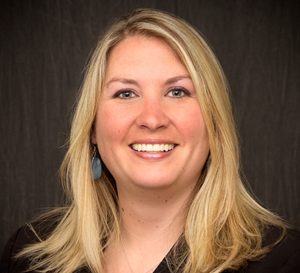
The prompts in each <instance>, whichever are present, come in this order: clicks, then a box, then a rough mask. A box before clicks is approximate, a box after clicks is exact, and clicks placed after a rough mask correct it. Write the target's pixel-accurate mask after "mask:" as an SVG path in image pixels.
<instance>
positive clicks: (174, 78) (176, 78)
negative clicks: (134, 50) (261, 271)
mask: <svg viewBox="0 0 300 273" xmlns="http://www.w3.org/2000/svg"><path fill="white" fill-rule="evenodd" d="M183 79H190V80H191V77H190V76H189V75H179V76H175V77H172V78H169V79H167V80H166V84H167V85H168V84H173V83H176V82H178V81H180V80H183ZM114 82H121V83H125V84H134V85H139V84H138V82H137V81H136V80H133V79H127V78H112V79H111V80H109V81H108V82H107V83H106V84H105V86H106V87H107V86H109V85H110V84H112V83H114Z"/></svg>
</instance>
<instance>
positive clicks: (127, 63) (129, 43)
mask: <svg viewBox="0 0 300 273" xmlns="http://www.w3.org/2000/svg"><path fill="white" fill-rule="evenodd" d="M137 68H139V69H142V68H144V69H145V70H146V68H148V69H154V68H155V69H158V70H162V71H160V72H161V73H171V72H172V73H184V74H188V72H187V69H186V68H185V66H184V65H183V64H182V62H181V60H180V59H179V57H178V55H177V54H176V52H175V51H174V50H173V49H172V47H171V46H170V45H169V44H168V43H167V42H166V41H164V40H163V39H161V38H157V37H149V36H143V35H135V36H129V37H126V38H125V39H124V40H122V41H121V42H119V43H118V44H117V45H116V46H115V47H114V48H113V49H112V50H111V52H110V54H109V56H108V63H107V70H106V72H107V76H108V77H109V76H110V74H112V73H113V74H115V73H117V74H119V73H130V71H134V72H135V73H138V72H139V71H137ZM141 72H142V71H141ZM153 72H154V71H153Z"/></svg>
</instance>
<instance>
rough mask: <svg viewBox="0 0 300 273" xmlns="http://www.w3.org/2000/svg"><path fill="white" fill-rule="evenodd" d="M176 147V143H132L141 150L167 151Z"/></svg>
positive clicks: (135, 148)
mask: <svg viewBox="0 0 300 273" xmlns="http://www.w3.org/2000/svg"><path fill="white" fill-rule="evenodd" d="M174 147H175V145H174V144H132V148H133V149H134V150H136V151H139V152H167V151H170V150H172V149H173V148H174Z"/></svg>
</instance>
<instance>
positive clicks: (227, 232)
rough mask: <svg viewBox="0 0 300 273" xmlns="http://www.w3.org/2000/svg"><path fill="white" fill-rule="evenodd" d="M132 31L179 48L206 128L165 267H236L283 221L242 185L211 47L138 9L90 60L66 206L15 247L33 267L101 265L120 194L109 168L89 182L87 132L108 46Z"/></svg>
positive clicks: (64, 172) (260, 249) (65, 269)
mask: <svg viewBox="0 0 300 273" xmlns="http://www.w3.org/2000/svg"><path fill="white" fill-rule="evenodd" d="M134 35H144V36H148V37H156V38H160V39H162V40H164V41H165V42H166V43H167V44H168V45H169V46H171V47H172V49H173V50H174V51H175V53H176V54H177V55H178V57H179V59H180V60H181V62H182V63H183V64H184V65H185V67H186V69H187V70H188V72H189V74H190V76H191V79H192V81H193V84H194V86H195V90H196V92H197V95H198V99H199V105H200V107H201V110H202V113H203V118H204V121H205V124H206V127H207V131H208V136H209V145H210V156H209V159H208V160H209V161H210V164H209V167H208V168H207V170H206V171H205V173H203V176H202V177H201V178H200V179H199V183H198V185H197V192H196V193H195V196H194V198H193V200H191V204H190V207H189V211H188V216H187V219H186V225H185V229H184V234H183V236H182V239H181V240H179V242H178V247H175V248H174V253H173V255H171V256H170V259H169V260H168V264H169V267H170V268H171V269H172V270H173V272H176V269H178V268H181V269H183V272H185V273H187V272H188V273H196V272H210V273H218V272H222V271H223V270H225V269H237V268H239V267H240V266H242V265H244V264H245V263H246V262H247V260H253V259H257V258H259V257H261V256H262V255H264V254H265V253H267V252H268V251H269V249H270V248H269V247H268V246H263V245H262V238H263V234H264V230H265V228H266V227H267V226H270V225H271V226H272V225H275V226H279V227H280V228H282V229H283V230H284V229H285V224H284V223H283V222H282V220H281V219H280V218H279V217H277V216H275V215H274V214H272V213H271V212H269V211H268V210H266V209H264V208H263V207H261V206H260V205H259V204H258V203H257V202H256V201H255V200H254V199H253V198H252V197H251V196H250V195H249V194H248V192H247V190H246V189H245V187H244V186H243V183H242V181H241V178H240V174H239V172H240V170H239V169H240V167H239V148H238V141H237V136H236V129H235V125H234V119H233V115H232V109H231V104H230V100H229V94H228V92H229V90H228V85H227V82H226V79H225V76H224V73H223V71H222V69H221V66H220V64H219V62H218V60H217V59H216V57H215V56H214V54H213V52H212V51H211V49H210V48H209V46H208V45H207V44H206V42H205V41H204V39H203V38H202V37H201V36H200V35H199V33H198V32H196V31H195V30H194V28H192V27H191V26H190V25H189V24H187V23H186V22H184V21H183V20H182V19H180V18H177V17H175V16H173V15H170V14H167V13H164V12H160V11H157V10H152V9H139V10H136V11H134V12H133V13H131V14H129V15H128V16H127V17H124V18H122V19H121V20H119V21H117V22H116V23H114V24H113V25H112V26H111V27H110V28H109V29H108V30H107V32H106V34H105V35H104V36H103V38H102V39H101V40H100V42H99V44H98V46H97V48H96V49H95V51H94V54H93V56H92V58H91V60H90V62H89V64H88V68H87V71H86V75H85V79H84V83H83V86H82V90H81V96H80V99H79V101H78V104H77V108H76V112H75V114H74V119H73V122H72V129H71V134H70V141H69V149H68V151H67V154H66V156H65V159H64V161H63V164H62V167H61V177H62V182H63V185H64V188H65V191H66V194H67V197H68V204H67V208H65V209H61V210H60V212H59V214H61V220H60V221H59V224H58V225H57V226H56V227H55V229H54V230H53V231H52V232H51V233H50V235H49V237H48V238H46V239H41V241H40V242H39V243H36V244H33V245H31V246H29V247H28V248H26V249H24V250H23V251H22V252H21V253H20V254H19V256H24V255H26V256H30V258H31V259H32V265H31V270H38V271H40V272H48V271H53V272H60V273H70V272H74V271H75V270H76V269H78V268H80V267H83V266H87V267H88V268H89V269H90V270H91V271H92V272H94V273H96V272H97V273H99V272H103V266H102V264H103V255H104V249H105V247H106V245H107V243H108V241H109V239H110V238H111V236H112V234H117V235H118V234H119V216H118V202H117V196H116V195H117V193H116V191H115V188H114V181H113V178H112V176H111V175H110V173H109V171H108V170H107V169H106V170H105V171H104V174H103V175H102V177H101V182H99V183H93V180H92V176H91V171H90V170H91V166H90V164H91V163H90V160H91V134H92V132H93V122H94V119H95V115H96V111H97V105H98V100H99V96H100V94H101V90H102V88H103V83H104V80H105V74H106V67H107V62H108V58H109V54H110V52H111V50H113V48H114V47H115V46H116V45H117V44H118V43H120V42H121V41H122V40H124V39H126V37H129V36H134ZM51 214H52V215H53V214H57V211H54V212H53V213H51ZM47 216H49V215H47ZM282 234H283V233H282ZM279 240H280V238H279ZM172 257H173V258H172ZM174 257H176V258H174Z"/></svg>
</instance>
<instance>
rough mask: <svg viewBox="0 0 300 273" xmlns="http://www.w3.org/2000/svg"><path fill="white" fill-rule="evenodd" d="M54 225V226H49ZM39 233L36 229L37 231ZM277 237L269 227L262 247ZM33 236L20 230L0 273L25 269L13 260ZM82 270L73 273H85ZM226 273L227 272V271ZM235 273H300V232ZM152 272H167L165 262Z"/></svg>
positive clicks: (20, 261) (25, 229)
mask: <svg viewBox="0 0 300 273" xmlns="http://www.w3.org/2000/svg"><path fill="white" fill-rule="evenodd" d="M52 226H53V225H52ZM38 232H39V230H38ZM278 236H279V230H278V229H276V228H269V229H268V231H267V232H266V236H265V237H264V245H269V244H272V243H273V242H275V241H276V239H277V238H278ZM37 241H38V239H37V237H36V235H35V234H34V233H33V232H32V230H31V229H30V228H29V227H28V226H23V227H21V228H20V229H19V230H18V231H17V232H16V233H15V234H14V235H13V236H12V237H11V239H10V240H9V241H8V243H7V245H6V247H5V249H4V253H3V255H2V258H1V263H0V273H20V272H23V271H25V270H26V269H27V268H28V265H29V261H28V259H26V258H24V259H17V260H16V259H14V258H13V257H14V255H15V254H16V253H18V251H20V250H21V249H22V248H23V247H24V246H25V245H27V244H30V243H34V242H37ZM88 272H90V271H89V270H88V269H86V268H83V269H80V270H78V271H76V273H88ZM228 272H229V271H228ZM230 272H233V271H230ZM234 272H236V273H237V272H238V273H266V272H272V273H298V272H299V273H300V232H298V231H296V230H289V231H288V233H287V235H286V237H285V238H284V239H283V240H282V241H281V242H280V243H279V244H278V245H276V246H275V247H273V249H272V250H271V251H270V252H269V253H268V254H267V255H266V256H265V257H263V258H262V259H260V260H259V261H249V262H248V264H247V265H246V266H245V267H243V268H241V269H239V270H238V271H234ZM154 273H170V271H169V270H168V267H167V263H166V260H165V259H164V260H163V261H162V262H161V263H160V264H159V266H158V267H157V268H156V269H155V271H154Z"/></svg>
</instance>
